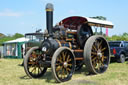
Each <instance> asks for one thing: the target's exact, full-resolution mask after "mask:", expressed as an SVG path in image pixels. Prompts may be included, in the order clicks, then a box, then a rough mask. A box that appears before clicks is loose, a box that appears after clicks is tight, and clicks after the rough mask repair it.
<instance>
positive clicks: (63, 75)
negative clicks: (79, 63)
mask: <svg viewBox="0 0 128 85" xmlns="http://www.w3.org/2000/svg"><path fill="white" fill-rule="evenodd" d="M51 67H52V73H53V76H54V78H55V79H56V81H57V82H65V81H68V80H70V79H71V77H72V75H73V73H74V71H75V58H74V54H73V52H72V51H71V49H69V48H67V47H60V48H58V49H57V50H56V51H55V53H54V54H53V57H52V62H51Z"/></svg>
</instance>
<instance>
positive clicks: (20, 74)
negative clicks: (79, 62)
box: [0, 59, 128, 85]
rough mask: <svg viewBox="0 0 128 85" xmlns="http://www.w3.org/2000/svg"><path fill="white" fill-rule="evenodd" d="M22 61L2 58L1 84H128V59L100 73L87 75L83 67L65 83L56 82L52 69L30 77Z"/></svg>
mask: <svg viewBox="0 0 128 85" xmlns="http://www.w3.org/2000/svg"><path fill="white" fill-rule="evenodd" d="M21 63H22V59H0V85H128V61H126V62H125V63H123V64H121V63H111V64H110V65H109V68H108V70H107V72H105V73H103V74H98V75H87V73H86V72H85V71H86V69H85V68H84V67H83V68H82V69H81V70H80V71H79V72H75V74H74V75H73V77H72V79H71V80H70V81H68V82H64V83H56V82H55V80H54V79H53V77H52V73H51V69H49V70H48V71H47V73H46V74H45V75H44V76H43V77H42V78H40V79H30V78H29V77H28V76H26V74H25V72H24V68H23V67H22V66H19V64H21Z"/></svg>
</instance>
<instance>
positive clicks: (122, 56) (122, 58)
mask: <svg viewBox="0 0 128 85" xmlns="http://www.w3.org/2000/svg"><path fill="white" fill-rule="evenodd" d="M121 61H122V62H125V56H124V55H123V54H122V55H121Z"/></svg>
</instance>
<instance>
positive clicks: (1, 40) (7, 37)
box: [0, 33, 24, 46]
mask: <svg viewBox="0 0 128 85" xmlns="http://www.w3.org/2000/svg"><path fill="white" fill-rule="evenodd" d="M21 37H24V35H23V34H20V33H15V34H14V35H4V34H2V33H0V46H1V45H2V44H3V43H4V42H6V41H10V40H15V39H17V38H21Z"/></svg>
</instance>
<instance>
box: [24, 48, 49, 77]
mask: <svg viewBox="0 0 128 85" xmlns="http://www.w3.org/2000/svg"><path fill="white" fill-rule="evenodd" d="M41 62H42V51H41V50H40V49H39V47H32V48H31V49H30V50H29V51H28V52H27V54H26V56H25V58H24V70H25V72H26V74H27V75H28V76H29V77H30V78H39V77H42V76H43V75H44V73H45V72H46V71H47V68H46V67H43V66H42V65H41Z"/></svg>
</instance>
